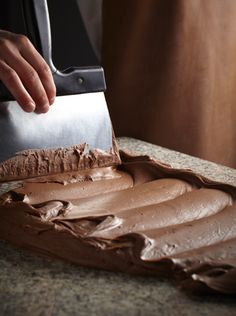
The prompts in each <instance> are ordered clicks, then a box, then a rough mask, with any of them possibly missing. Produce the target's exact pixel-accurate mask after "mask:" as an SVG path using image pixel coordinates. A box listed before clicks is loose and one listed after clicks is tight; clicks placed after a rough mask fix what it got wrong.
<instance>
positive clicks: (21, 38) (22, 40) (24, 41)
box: [16, 34, 29, 46]
mask: <svg viewBox="0 0 236 316" xmlns="http://www.w3.org/2000/svg"><path fill="white" fill-rule="evenodd" d="M16 42H17V44H18V45H19V46H27V45H28V44H29V39H28V37H27V36H25V35H23V34H17V35H16Z"/></svg>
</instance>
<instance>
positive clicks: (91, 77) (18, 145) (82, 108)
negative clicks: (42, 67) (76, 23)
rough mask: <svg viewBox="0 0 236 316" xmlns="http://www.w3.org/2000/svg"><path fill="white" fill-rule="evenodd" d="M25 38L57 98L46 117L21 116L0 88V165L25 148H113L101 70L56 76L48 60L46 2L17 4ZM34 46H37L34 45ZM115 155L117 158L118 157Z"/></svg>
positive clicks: (74, 70)
mask: <svg viewBox="0 0 236 316" xmlns="http://www.w3.org/2000/svg"><path fill="white" fill-rule="evenodd" d="M22 3H23V11H24V19H25V24H26V28H27V33H28V34H29V38H31V39H32V38H34V41H36V42H37V43H38V47H40V48H41V54H42V56H43V57H44V59H45V60H46V62H47V63H48V65H49V67H50V69H51V71H52V74H53V78H54V81H55V84H56V87H57V97H56V100H55V102H54V104H53V105H52V106H51V107H50V110H49V111H48V112H47V113H45V114H36V113H34V112H33V113H25V112H24V111H23V110H22V109H21V108H20V106H19V105H18V104H17V102H16V101H14V100H13V97H12V96H11V95H10V93H9V92H8V90H7V89H6V88H5V87H4V86H3V85H2V84H1V86H0V101H1V103H0V128H1V133H0V162H3V161H5V160H7V159H8V158H11V157H13V156H15V154H16V153H17V152H19V151H22V150H27V149H41V148H43V149H47V148H60V147H64V148H67V147H70V146H73V145H78V144H83V143H86V144H87V145H88V149H95V148H96V149H101V150H104V151H110V150H112V149H113V139H112V136H113V129H112V124H111V120H110V116H109V112H108V109H107V104H106V100H105V97H104V93H103V91H104V90H105V88H106V85H105V79H104V73H103V69H102V68H101V67H86V68H68V69H67V70H65V71H59V70H57V69H56V68H55V66H54V64H53V61H52V57H51V30H50V22H49V13H48V7H47V1H46V0H24V1H23V0H22ZM36 47H37V46H36ZM117 155H118V154H117Z"/></svg>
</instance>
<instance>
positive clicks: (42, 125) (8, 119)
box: [0, 92, 112, 162]
mask: <svg viewBox="0 0 236 316" xmlns="http://www.w3.org/2000/svg"><path fill="white" fill-rule="evenodd" d="M0 128H1V133H0V162H2V161H4V160H6V159H8V158H10V157H13V156H14V155H15V154H16V153H17V152H19V151H22V150H25V149H41V148H58V147H70V146H73V145H77V144H82V143H86V144H88V147H89V149H93V148H98V149H102V150H110V148H112V125H111V120H110V116H109V112H108V109H107V104H106V100H105V97H104V93H103V92H98V93H86V94H77V95H70V96H62V97H57V98H56V100H55V103H54V104H53V105H52V106H51V108H50V110H49V112H47V113H45V114H36V113H26V112H24V111H23V110H22V109H21V108H20V106H19V105H18V104H17V102H16V101H11V102H1V103H0Z"/></svg>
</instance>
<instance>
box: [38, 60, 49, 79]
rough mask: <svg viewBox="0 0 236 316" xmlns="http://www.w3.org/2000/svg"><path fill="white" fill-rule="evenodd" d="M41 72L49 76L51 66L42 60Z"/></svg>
mask: <svg viewBox="0 0 236 316" xmlns="http://www.w3.org/2000/svg"><path fill="white" fill-rule="evenodd" d="M39 69H40V73H41V74H42V75H45V76H48V75H49V74H50V68H49V66H48V64H46V63H44V62H42V63H41V65H40V68H39Z"/></svg>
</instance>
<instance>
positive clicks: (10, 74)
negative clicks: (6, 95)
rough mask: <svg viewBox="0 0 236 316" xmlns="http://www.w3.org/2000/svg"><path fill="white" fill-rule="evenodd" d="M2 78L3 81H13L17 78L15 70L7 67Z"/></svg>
mask: <svg viewBox="0 0 236 316" xmlns="http://www.w3.org/2000/svg"><path fill="white" fill-rule="evenodd" d="M3 76H4V79H5V82H7V83H11V82H12V81H15V80H16V79H17V74H16V72H15V70H13V69H12V68H8V69H6V70H5V71H4V74H3Z"/></svg>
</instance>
